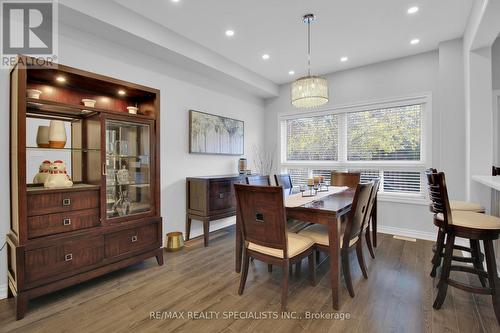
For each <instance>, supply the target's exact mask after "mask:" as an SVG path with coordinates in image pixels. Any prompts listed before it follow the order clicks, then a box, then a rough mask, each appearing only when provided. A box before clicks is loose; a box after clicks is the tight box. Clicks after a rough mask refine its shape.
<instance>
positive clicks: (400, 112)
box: [347, 105, 422, 161]
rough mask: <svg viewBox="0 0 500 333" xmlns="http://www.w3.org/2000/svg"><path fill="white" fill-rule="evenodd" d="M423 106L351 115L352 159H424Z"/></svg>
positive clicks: (349, 150)
mask: <svg viewBox="0 0 500 333" xmlns="http://www.w3.org/2000/svg"><path fill="white" fill-rule="evenodd" d="M421 114H422V105H410V106H404V107H397V108H390V109H380V110H371V111H362V112H353V113H348V114H347V160H348V161H382V160H391V161H418V160H420V142H421V137H420V120H421Z"/></svg>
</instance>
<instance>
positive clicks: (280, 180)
mask: <svg viewBox="0 0 500 333" xmlns="http://www.w3.org/2000/svg"><path fill="white" fill-rule="evenodd" d="M274 181H275V182H276V186H281V187H283V190H288V191H291V190H292V189H293V184H292V177H291V176H290V174H289V173H283V174H280V175H274Z"/></svg>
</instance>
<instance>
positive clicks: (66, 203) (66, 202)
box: [63, 198, 71, 206]
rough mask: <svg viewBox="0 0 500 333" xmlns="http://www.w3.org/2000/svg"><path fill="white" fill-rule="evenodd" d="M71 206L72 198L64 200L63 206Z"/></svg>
mask: <svg viewBox="0 0 500 333" xmlns="http://www.w3.org/2000/svg"><path fill="white" fill-rule="evenodd" d="M69 205H71V199H70V198H66V199H63V206H69Z"/></svg>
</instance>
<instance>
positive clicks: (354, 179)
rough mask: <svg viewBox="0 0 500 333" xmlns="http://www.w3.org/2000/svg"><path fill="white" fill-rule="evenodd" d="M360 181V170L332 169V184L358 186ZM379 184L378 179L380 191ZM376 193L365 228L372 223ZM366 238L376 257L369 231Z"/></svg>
mask: <svg viewBox="0 0 500 333" xmlns="http://www.w3.org/2000/svg"><path fill="white" fill-rule="evenodd" d="M377 179H378V178H377ZM360 182H361V173H360V172H339V171H332V181H331V185H332V186H348V187H356V186H358V184H359V183H360ZM379 184H380V181H378V182H377V183H376V185H377V191H378V187H379ZM374 185H375V184H374ZM376 194H377V192H375V196H374V197H373V198H371V197H370V201H371V200H372V199H373V202H372V203H371V204H372V205H371V207H370V209H369V212H370V215H369V216H368V223H366V224H365V228H370V224H371V220H372V219H371V218H372V215H371V214H372V213H373V210H374V209H375V205H376V200H377V195H376ZM365 231H366V230H365ZM365 240H366V246H367V247H368V251H369V252H370V256H371V257H372V258H375V252H374V251H373V245H372V239H371V235H370V234H369V232H366V233H365ZM316 256H317V257H318V258H319V255H318V254H316Z"/></svg>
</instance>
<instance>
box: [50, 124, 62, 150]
mask: <svg viewBox="0 0 500 333" xmlns="http://www.w3.org/2000/svg"><path fill="white" fill-rule="evenodd" d="M65 145H66V128H64V122H62V121H61V120H51V121H50V128H49V146H50V148H64V146H65Z"/></svg>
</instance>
